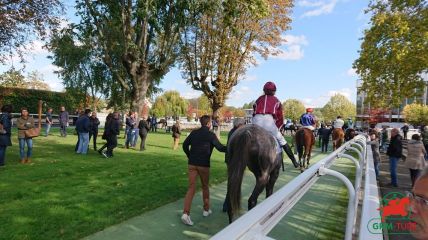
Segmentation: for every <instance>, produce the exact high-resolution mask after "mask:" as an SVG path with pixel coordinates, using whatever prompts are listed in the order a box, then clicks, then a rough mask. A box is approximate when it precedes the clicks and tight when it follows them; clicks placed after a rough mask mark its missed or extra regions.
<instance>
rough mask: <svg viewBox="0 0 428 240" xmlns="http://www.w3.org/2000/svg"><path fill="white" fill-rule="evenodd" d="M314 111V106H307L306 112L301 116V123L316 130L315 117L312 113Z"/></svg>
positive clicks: (304, 126)
mask: <svg viewBox="0 0 428 240" xmlns="http://www.w3.org/2000/svg"><path fill="white" fill-rule="evenodd" d="M313 111H314V109H312V108H306V113H304V114H303V115H302V116H301V117H300V124H302V127H303V128H308V129H310V130H311V131H314V130H315V124H316V122H315V117H314V115H313V114H312V112H313Z"/></svg>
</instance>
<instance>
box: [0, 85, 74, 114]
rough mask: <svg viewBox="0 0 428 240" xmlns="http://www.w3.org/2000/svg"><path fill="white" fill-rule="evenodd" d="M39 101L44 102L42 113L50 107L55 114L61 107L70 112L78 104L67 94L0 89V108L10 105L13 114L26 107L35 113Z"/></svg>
mask: <svg viewBox="0 0 428 240" xmlns="http://www.w3.org/2000/svg"><path fill="white" fill-rule="evenodd" d="M39 100H42V101H43V102H44V103H43V112H44V111H46V110H47V108H49V107H51V108H52V109H53V111H54V112H55V113H58V112H59V108H60V107H61V106H64V107H65V109H66V110H67V111H69V112H72V111H73V110H74V109H76V108H79V103H80V100H79V99H76V98H75V97H73V95H71V94H67V92H52V91H46V90H35V89H21V88H4V87H0V106H3V105H5V104H12V106H13V110H14V112H19V111H20V109H21V108H22V107H26V108H28V111H29V112H30V113H37V104H38V101H39Z"/></svg>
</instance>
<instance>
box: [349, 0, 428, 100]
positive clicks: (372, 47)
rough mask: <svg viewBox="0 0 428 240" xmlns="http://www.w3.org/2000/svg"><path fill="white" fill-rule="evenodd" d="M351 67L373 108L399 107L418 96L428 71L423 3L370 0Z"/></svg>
mask: <svg viewBox="0 0 428 240" xmlns="http://www.w3.org/2000/svg"><path fill="white" fill-rule="evenodd" d="M368 12H371V15H372V16H371V19H370V23H371V27H370V28H369V29H367V30H365V32H364V38H363V42H362V44H361V50H360V51H359V53H360V56H359V58H358V59H357V60H356V61H355V62H354V68H355V69H356V72H357V73H358V74H359V75H360V78H361V80H362V85H361V90H363V91H364V92H366V94H367V101H368V102H370V103H371V105H372V106H374V107H395V108H397V107H399V105H400V104H401V103H402V102H403V100H404V99H405V98H412V97H417V96H420V95H421V91H422V90H423V87H424V82H423V80H422V78H421V73H423V72H424V71H427V69H428V41H427V34H428V5H427V3H426V1H424V0H412V1H407V0H385V1H378V0H372V1H371V2H370V5H369V9H368Z"/></svg>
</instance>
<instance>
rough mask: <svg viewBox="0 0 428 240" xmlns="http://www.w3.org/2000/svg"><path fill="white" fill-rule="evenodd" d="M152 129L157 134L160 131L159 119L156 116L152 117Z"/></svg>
mask: <svg viewBox="0 0 428 240" xmlns="http://www.w3.org/2000/svg"><path fill="white" fill-rule="evenodd" d="M150 128H151V130H152V132H157V131H158V129H157V128H158V119H157V118H156V115H153V116H152V119H151V120H150Z"/></svg>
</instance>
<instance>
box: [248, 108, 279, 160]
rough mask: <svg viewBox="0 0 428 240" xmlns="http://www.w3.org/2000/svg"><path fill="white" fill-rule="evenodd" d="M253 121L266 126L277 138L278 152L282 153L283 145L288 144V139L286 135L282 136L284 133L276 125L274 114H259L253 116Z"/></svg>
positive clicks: (263, 126)
mask: <svg viewBox="0 0 428 240" xmlns="http://www.w3.org/2000/svg"><path fill="white" fill-rule="evenodd" d="M252 123H253V124H256V125H258V126H260V127H262V128H264V129H265V130H266V131H268V132H269V133H270V134H271V135H272V136H273V137H274V138H276V140H277V142H278V144H279V145H278V148H277V152H278V153H280V152H281V151H282V149H281V146H284V145H285V144H287V141H286V140H285V138H284V136H282V134H281V133H280V132H279V130H278V128H277V127H276V124H275V120H274V119H273V116H272V115H270V114H265V115H263V114H257V115H255V116H254V117H253V119H252Z"/></svg>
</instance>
